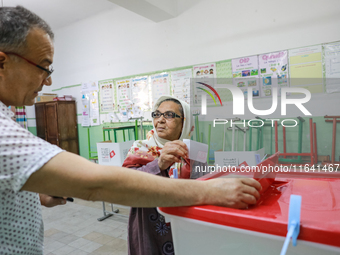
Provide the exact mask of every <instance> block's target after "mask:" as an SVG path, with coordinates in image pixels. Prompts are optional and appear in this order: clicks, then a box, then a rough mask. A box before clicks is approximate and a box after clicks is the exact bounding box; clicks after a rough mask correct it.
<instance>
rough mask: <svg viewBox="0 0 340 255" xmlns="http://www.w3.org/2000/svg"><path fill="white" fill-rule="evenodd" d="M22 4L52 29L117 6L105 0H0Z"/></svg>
mask: <svg viewBox="0 0 340 255" xmlns="http://www.w3.org/2000/svg"><path fill="white" fill-rule="evenodd" d="M1 3H3V5H4V6H16V5H22V6H24V7H25V8H27V9H29V10H30V11H33V12H34V13H36V14H37V15H38V16H40V17H41V18H43V19H44V20H46V21H47V23H48V24H49V25H50V26H51V27H52V29H53V30H56V29H58V28H61V27H64V26H66V25H69V24H71V23H74V22H76V21H78V20H81V19H84V18H87V17H90V16H93V15H96V14H97V13H100V12H102V11H107V10H109V9H113V8H118V6H117V5H116V4H114V3H112V2H110V1H107V0H0V5H1Z"/></svg>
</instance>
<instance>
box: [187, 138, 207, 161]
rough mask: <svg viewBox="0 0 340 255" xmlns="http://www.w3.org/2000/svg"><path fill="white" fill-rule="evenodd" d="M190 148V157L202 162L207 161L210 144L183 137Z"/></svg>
mask: <svg viewBox="0 0 340 255" xmlns="http://www.w3.org/2000/svg"><path fill="white" fill-rule="evenodd" d="M183 142H184V143H185V144H186V145H187V147H188V150H189V159H192V160H196V161H198V162H201V163H206V162H207V155H208V144H205V143H199V142H195V141H192V140H190V139H183Z"/></svg>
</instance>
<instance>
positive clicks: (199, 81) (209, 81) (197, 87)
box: [192, 63, 217, 106]
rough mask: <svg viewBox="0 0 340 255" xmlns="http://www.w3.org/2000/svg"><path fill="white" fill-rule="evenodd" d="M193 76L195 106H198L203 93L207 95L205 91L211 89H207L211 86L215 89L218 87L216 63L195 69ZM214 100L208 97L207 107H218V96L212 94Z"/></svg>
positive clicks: (195, 67)
mask: <svg viewBox="0 0 340 255" xmlns="http://www.w3.org/2000/svg"><path fill="white" fill-rule="evenodd" d="M193 76H194V79H193V80H192V82H193V84H192V87H193V94H192V96H193V97H196V99H195V98H193V100H194V101H193V105H195V106H198V102H199V100H200V98H201V95H202V94H203V93H206V92H205V91H207V90H209V91H210V89H207V88H208V86H211V87H212V88H215V85H216V79H215V78H216V63H209V64H204V65H198V66H194V67H193ZM212 95H213V97H214V99H212V98H211V97H209V96H208V97H207V105H208V106H209V105H216V103H215V102H216V100H217V98H216V97H217V96H216V95H215V94H212Z"/></svg>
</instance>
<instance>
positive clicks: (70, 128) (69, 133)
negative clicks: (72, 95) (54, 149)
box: [58, 101, 79, 154]
mask: <svg viewBox="0 0 340 255" xmlns="http://www.w3.org/2000/svg"><path fill="white" fill-rule="evenodd" d="M58 130H59V146H60V147H61V148H62V149H64V150H67V151H69V152H73V153H76V154H79V145H78V126H77V112H76V104H75V101H63V102H59V103H58Z"/></svg>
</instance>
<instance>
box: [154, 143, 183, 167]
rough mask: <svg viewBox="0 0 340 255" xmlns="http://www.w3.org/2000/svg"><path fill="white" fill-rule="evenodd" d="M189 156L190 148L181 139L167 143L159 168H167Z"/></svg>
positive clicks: (162, 152) (160, 158) (159, 161)
mask: <svg viewBox="0 0 340 255" xmlns="http://www.w3.org/2000/svg"><path fill="white" fill-rule="evenodd" d="M187 157H188V148H187V146H186V145H185V143H183V142H182V141H180V140H175V141H171V142H167V143H165V145H164V147H163V149H162V151H161V155H160V157H159V159H158V166H159V169H161V170H165V169H167V168H168V167H169V166H171V165H172V164H173V163H175V162H178V163H179V162H181V158H184V159H185V158H187Z"/></svg>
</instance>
